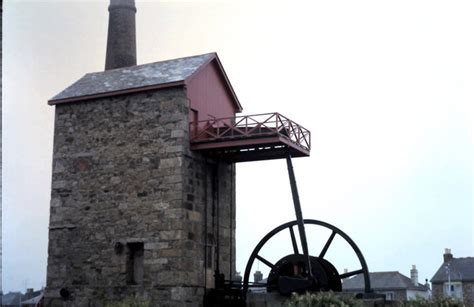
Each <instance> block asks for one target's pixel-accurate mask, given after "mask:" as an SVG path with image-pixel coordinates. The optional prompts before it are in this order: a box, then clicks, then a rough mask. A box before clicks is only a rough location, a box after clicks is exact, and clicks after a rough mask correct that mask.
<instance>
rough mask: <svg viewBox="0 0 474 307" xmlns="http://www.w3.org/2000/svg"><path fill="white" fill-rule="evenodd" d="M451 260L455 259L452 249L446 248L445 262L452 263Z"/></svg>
mask: <svg viewBox="0 0 474 307" xmlns="http://www.w3.org/2000/svg"><path fill="white" fill-rule="evenodd" d="M451 259H453V254H452V253H451V249H450V248H445V249H444V255H443V260H444V262H449V261H451Z"/></svg>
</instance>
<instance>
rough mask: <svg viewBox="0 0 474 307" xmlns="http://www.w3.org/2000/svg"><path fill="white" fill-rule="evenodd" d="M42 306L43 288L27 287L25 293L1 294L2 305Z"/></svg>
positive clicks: (8, 306) (11, 306)
mask: <svg viewBox="0 0 474 307" xmlns="http://www.w3.org/2000/svg"><path fill="white" fill-rule="evenodd" d="M3 306H6V307H17V306H18V307H19V306H21V307H42V306H43V290H37V291H34V290H33V289H27V290H26V293H25V294H23V293H21V292H9V293H7V294H5V295H2V307H3Z"/></svg>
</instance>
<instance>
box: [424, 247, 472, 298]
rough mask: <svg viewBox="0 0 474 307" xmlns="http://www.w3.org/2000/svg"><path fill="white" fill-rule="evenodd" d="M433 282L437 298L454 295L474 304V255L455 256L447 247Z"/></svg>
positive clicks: (432, 279) (434, 294)
mask: <svg viewBox="0 0 474 307" xmlns="http://www.w3.org/2000/svg"><path fill="white" fill-rule="evenodd" d="M431 283H432V284H433V296H434V297H435V298H442V297H452V298H456V299H460V300H462V301H464V303H465V304H466V306H474V257H464V258H454V257H453V254H452V253H451V249H449V248H446V249H445V251H444V255H443V263H442V264H441V266H440V267H439V269H438V271H436V273H435V275H434V276H433V278H431Z"/></svg>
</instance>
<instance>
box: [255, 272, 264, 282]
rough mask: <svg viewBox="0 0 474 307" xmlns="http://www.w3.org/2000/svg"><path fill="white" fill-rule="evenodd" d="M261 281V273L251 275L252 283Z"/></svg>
mask: <svg viewBox="0 0 474 307" xmlns="http://www.w3.org/2000/svg"><path fill="white" fill-rule="evenodd" d="M262 279H263V274H262V272H260V271H255V273H254V274H253V281H254V282H259V281H262Z"/></svg>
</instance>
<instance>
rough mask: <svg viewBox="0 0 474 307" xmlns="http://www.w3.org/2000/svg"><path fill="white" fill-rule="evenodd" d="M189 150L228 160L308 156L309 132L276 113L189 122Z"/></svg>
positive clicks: (309, 147)
mask: <svg viewBox="0 0 474 307" xmlns="http://www.w3.org/2000/svg"><path fill="white" fill-rule="evenodd" d="M189 131H190V135H191V149H192V150H196V151H201V152H203V153H206V154H207V155H209V156H213V157H215V158H218V159H221V160H224V161H227V162H246V161H259V160H270V159H281V158H286V157H287V156H288V154H290V155H291V156H292V157H307V156H309V154H310V150H311V132H310V131H309V130H307V129H306V128H304V127H302V126H301V125H298V124H297V123H295V122H294V121H292V120H290V119H288V118H287V117H285V116H283V115H281V114H279V113H266V114H258V115H245V116H237V117H228V118H217V119H211V120H203V121H199V122H190V127H189Z"/></svg>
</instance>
